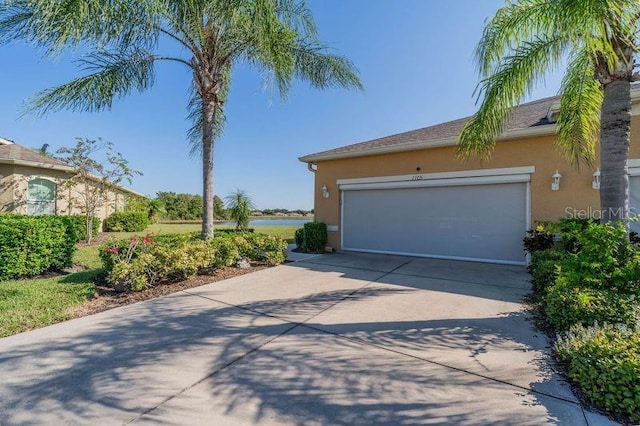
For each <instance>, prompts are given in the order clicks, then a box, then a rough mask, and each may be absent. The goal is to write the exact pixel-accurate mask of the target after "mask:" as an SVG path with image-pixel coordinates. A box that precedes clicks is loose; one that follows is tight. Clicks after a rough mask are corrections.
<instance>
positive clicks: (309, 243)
mask: <svg viewBox="0 0 640 426" xmlns="http://www.w3.org/2000/svg"><path fill="white" fill-rule="evenodd" d="M302 229H303V235H302V246H301V247H302V250H303V251H305V252H308V253H322V252H324V248H325V247H326V245H327V240H328V234H327V224H326V223H323V222H308V223H305V224H304V228H302ZM297 238H298V237H297ZM296 241H297V240H296Z"/></svg>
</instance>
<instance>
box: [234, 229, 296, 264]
mask: <svg viewBox="0 0 640 426" xmlns="http://www.w3.org/2000/svg"><path fill="white" fill-rule="evenodd" d="M234 241H235V243H236V246H237V247H238V248H239V250H240V254H241V255H243V256H246V257H249V258H250V259H251V260H257V261H264V262H265V263H267V264H268V265H271V266H275V265H279V264H281V263H282V262H284V261H285V260H286V258H287V247H288V243H287V241H286V240H285V239H283V238H281V237H278V236H275V235H265V234H244V235H242V236H236V237H235V240H234ZM243 250H245V251H243Z"/></svg>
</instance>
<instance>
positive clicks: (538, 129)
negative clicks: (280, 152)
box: [298, 124, 557, 163]
mask: <svg viewBox="0 0 640 426" xmlns="http://www.w3.org/2000/svg"><path fill="white" fill-rule="evenodd" d="M556 133H557V127H556V125H555V124H548V125H542V126H535V127H528V128H526V129H517V130H511V131H508V132H505V133H504V134H502V135H501V136H499V137H498V140H512V139H526V138H534V137H538V136H549V135H554V134H556ZM457 142H458V137H457V136H454V137H448V138H442V139H434V140H429V141H419V142H409V143H403V144H397V145H390V146H379V147H373V148H365V149H361V150H357V151H344V152H334V153H325V154H323V153H319V154H311V155H305V156H303V157H299V158H298V160H299V161H301V162H303V163H316V162H319V161H329V160H340V159H344V158H354V157H366V156H370V155H382V154H391V153H395V152H405V151H417V150H420V149H432V148H442V147H447V146H455V145H456V143H457Z"/></svg>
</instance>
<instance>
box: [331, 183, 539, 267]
mask: <svg viewBox="0 0 640 426" xmlns="http://www.w3.org/2000/svg"><path fill="white" fill-rule="evenodd" d="M526 188H527V187H526V184H524V183H512V184H494V185H469V186H455V187H429V188H403V189H373V190H359V191H345V192H344V200H343V203H344V204H343V227H342V229H343V247H344V249H345V250H349V249H352V250H370V251H381V252H390V253H404V254H416V255H428V256H439V257H451V258H468V259H478V260H497V261H506V262H523V261H524V254H523V251H522V237H523V235H524V232H525V228H526V223H525V222H526V217H527V213H526Z"/></svg>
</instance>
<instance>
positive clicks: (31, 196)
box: [27, 178, 56, 215]
mask: <svg viewBox="0 0 640 426" xmlns="http://www.w3.org/2000/svg"><path fill="white" fill-rule="evenodd" d="M27 214H29V215H40V214H56V184H55V182H52V181H50V180H47V179H41V178H35V179H31V180H30V181H29V183H28V185H27Z"/></svg>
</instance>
